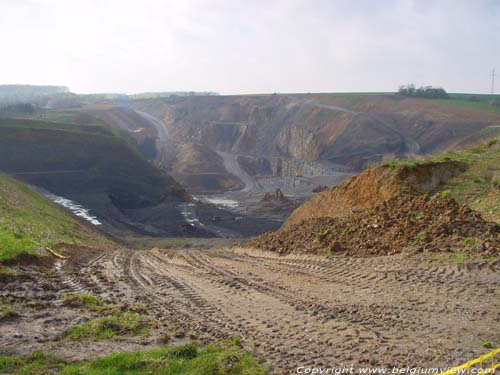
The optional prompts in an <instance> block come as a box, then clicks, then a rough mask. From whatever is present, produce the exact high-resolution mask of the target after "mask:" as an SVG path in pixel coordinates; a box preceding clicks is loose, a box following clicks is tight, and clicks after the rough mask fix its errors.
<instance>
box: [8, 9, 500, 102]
mask: <svg viewBox="0 0 500 375" xmlns="http://www.w3.org/2000/svg"><path fill="white" fill-rule="evenodd" d="M0 46H1V47H0V48H1V53H0V84H12V83H19V84H52V85H63V86H68V87H69V88H70V89H71V91H73V92H77V93H93V92H120V93H137V92H149V91H216V92H220V93H224V94H245V93H273V92H278V93H280V92H281V93H284V92H354V91H356V92H360V91H372V92H374V91H396V90H397V89H398V87H399V86H400V85H402V84H407V83H414V84H416V85H417V86H418V85H432V86H441V87H443V88H445V89H446V90H447V91H448V92H475V93H488V92H489V91H490V85H491V71H492V69H493V67H496V68H497V72H498V75H497V82H498V83H497V85H496V86H497V87H498V88H497V89H496V91H495V92H497V93H498V92H500V48H499V47H500V0H135V1H129V0H0Z"/></svg>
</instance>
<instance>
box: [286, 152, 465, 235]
mask: <svg viewBox="0 0 500 375" xmlns="http://www.w3.org/2000/svg"><path fill="white" fill-rule="evenodd" d="M464 168H465V167H464V166H463V165H462V164H460V163H458V162H454V161H440V162H435V163H427V164H425V165H414V166H412V167H409V166H401V167H399V166H397V167H391V166H388V165H382V166H379V167H376V168H372V169H367V170H365V171H364V172H362V173H360V174H358V175H356V176H353V177H351V178H350V179H348V180H346V181H344V182H343V183H342V184H340V185H339V186H335V187H333V188H331V189H328V190H325V191H323V192H320V193H318V194H316V195H315V196H313V197H312V198H311V199H309V200H308V201H307V202H305V203H304V204H302V205H301V206H300V207H298V208H297V209H296V210H295V211H294V212H293V213H292V214H291V215H290V217H289V218H288V219H287V220H286V222H285V223H284V224H283V226H284V227H290V226H292V225H294V224H298V223H300V222H302V221H303V220H309V219H313V218H320V217H344V216H349V215H351V214H352V213H353V212H354V211H357V210H365V209H369V208H370V207H374V206H375V205H377V204H380V203H382V202H384V201H385V200H387V199H390V198H392V197H396V196H399V195H400V194H401V193H402V192H404V191H406V190H413V191H415V192H418V193H426V192H430V191H432V190H433V189H435V188H436V187H438V186H439V185H440V184H442V183H444V182H446V181H447V180H449V179H450V178H452V177H453V176H454V175H456V174H458V173H460V172H461V171H463V169H464Z"/></svg>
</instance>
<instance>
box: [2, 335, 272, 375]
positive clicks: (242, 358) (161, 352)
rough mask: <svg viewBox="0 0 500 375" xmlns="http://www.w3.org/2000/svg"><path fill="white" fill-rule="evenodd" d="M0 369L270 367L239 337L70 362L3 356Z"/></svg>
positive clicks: (218, 371)
mask: <svg viewBox="0 0 500 375" xmlns="http://www.w3.org/2000/svg"><path fill="white" fill-rule="evenodd" d="M0 372H8V373H10V374H15V375H25V374H59V375H83V374H85V375H101V374H107V375H142V374H149V375H265V374H267V373H268V372H267V370H266V369H265V368H264V366H262V365H261V364H260V363H258V362H257V361H256V360H255V358H254V357H253V356H252V355H251V354H249V353H247V352H245V351H243V350H242V349H241V347H240V346H239V345H238V340H237V339H233V340H225V341H222V342H219V343H216V344H211V345H207V346H205V347H202V348H199V347H198V346H197V345H196V344H188V345H184V346H178V347H172V348H168V347H165V348H161V349H156V350H152V351H147V352H133V353H119V354H112V355H109V356H106V357H102V358H98V359H95V360H92V361H82V362H68V361H65V360H62V359H58V358H55V357H52V356H47V355H44V354H42V353H34V354H32V355H30V356H16V355H10V356H0Z"/></svg>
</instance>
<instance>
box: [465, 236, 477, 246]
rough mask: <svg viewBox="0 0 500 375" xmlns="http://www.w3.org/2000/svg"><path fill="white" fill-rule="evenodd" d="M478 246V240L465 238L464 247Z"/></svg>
mask: <svg viewBox="0 0 500 375" xmlns="http://www.w3.org/2000/svg"><path fill="white" fill-rule="evenodd" d="M475 244H476V240H475V239H474V238H472V237H467V238H464V245H465V246H473V245H475Z"/></svg>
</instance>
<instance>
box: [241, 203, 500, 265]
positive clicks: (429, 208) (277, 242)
mask: <svg viewBox="0 0 500 375" xmlns="http://www.w3.org/2000/svg"><path fill="white" fill-rule="evenodd" d="M250 244H251V245H252V246H255V247H258V248H261V249H265V250H270V251H276V252H279V253H285V254H286V253H316V254H325V253H326V254H335V253H341V254H345V255H351V256H365V255H389V254H396V253H401V252H415V253H416V252H423V251H426V252H427V251H450V250H459V251H465V252H473V253H482V254H491V255H493V254H497V253H498V252H499V249H500V227H499V226H498V225H496V224H495V223H489V222H486V221H484V220H483V219H482V217H481V215H480V214H479V213H477V212H475V211H472V210H471V209H469V208H468V207H466V206H462V205H459V204H458V203H456V201H455V200H453V199H452V198H448V197H442V196H440V195H434V196H432V197H430V196H428V195H421V196H410V195H398V196H395V197H392V198H390V199H388V200H385V201H383V202H382V203H380V204H378V205H376V206H374V207H373V208H370V209H366V210H363V211H358V212H354V213H352V214H351V215H349V216H344V217H337V218H332V217H319V218H313V219H309V220H305V221H302V222H300V223H298V224H293V225H288V226H286V227H283V228H282V229H280V230H279V231H277V232H274V233H266V234H264V235H262V236H259V237H257V238H256V239H254V240H252V241H251V242H250Z"/></svg>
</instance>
